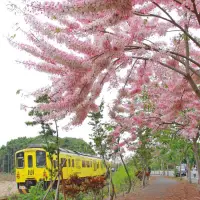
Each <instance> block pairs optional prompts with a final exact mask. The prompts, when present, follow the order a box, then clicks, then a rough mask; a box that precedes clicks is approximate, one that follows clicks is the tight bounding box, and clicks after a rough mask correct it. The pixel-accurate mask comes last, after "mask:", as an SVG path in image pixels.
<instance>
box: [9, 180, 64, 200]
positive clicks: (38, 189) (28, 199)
mask: <svg viewBox="0 0 200 200" xmlns="http://www.w3.org/2000/svg"><path fill="white" fill-rule="evenodd" d="M45 194H46V191H45V190H44V188H43V182H38V183H37V184H36V185H35V186H32V187H31V188H30V190H29V193H28V194H19V195H14V196H12V197H10V198H9V200H41V199H43V197H44V195H45ZM54 198H55V190H52V191H50V192H49V194H48V195H47V198H46V200H53V199H54ZM59 200H63V195H62V194H60V197H59Z"/></svg>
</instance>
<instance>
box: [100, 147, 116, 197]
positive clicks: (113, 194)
mask: <svg viewBox="0 0 200 200" xmlns="http://www.w3.org/2000/svg"><path fill="white" fill-rule="evenodd" d="M101 148H102V146H101ZM101 156H102V158H103V162H104V165H105V167H106V171H107V172H106V174H107V175H108V174H110V183H111V186H112V193H110V194H109V196H110V200H113V199H114V196H115V197H116V193H115V186H114V183H113V180H112V176H111V173H110V171H109V168H108V166H107V164H106V160H105V157H104V154H102V155H101ZM107 175H106V176H107ZM109 191H110V190H109Z"/></svg>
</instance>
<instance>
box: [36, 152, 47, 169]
mask: <svg viewBox="0 0 200 200" xmlns="http://www.w3.org/2000/svg"><path fill="white" fill-rule="evenodd" d="M45 165H46V153H45V151H36V166H37V167H45Z"/></svg>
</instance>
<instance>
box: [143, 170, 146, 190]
mask: <svg viewBox="0 0 200 200" xmlns="http://www.w3.org/2000/svg"><path fill="white" fill-rule="evenodd" d="M145 173H146V170H145V168H144V169H143V175H142V186H143V187H145V186H146V174H145Z"/></svg>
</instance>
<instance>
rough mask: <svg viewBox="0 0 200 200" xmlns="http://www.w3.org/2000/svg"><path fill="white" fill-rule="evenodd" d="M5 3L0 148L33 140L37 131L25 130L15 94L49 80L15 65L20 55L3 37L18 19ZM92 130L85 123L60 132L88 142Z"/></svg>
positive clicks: (0, 30)
mask: <svg viewBox="0 0 200 200" xmlns="http://www.w3.org/2000/svg"><path fill="white" fill-rule="evenodd" d="M6 2H8V1H7V0H0V58H1V62H0V69H1V72H0V94H1V96H0V134H1V135H0V147H1V146H2V145H5V144H6V142H7V141H9V140H11V139H15V138H17V137H21V136H27V137H32V136H36V135H38V130H39V128H37V127H35V128H32V127H27V126H26V125H25V123H24V122H25V121H27V120H28V117H27V113H25V112H24V111H21V110H20V104H21V103H22V102H23V100H24V99H23V98H22V97H21V96H19V95H16V91H17V90H18V89H23V90H24V91H27V92H28V91H30V92H31V91H34V90H35V89H37V88H39V87H42V86H44V85H46V83H47V82H48V79H47V77H46V75H45V74H42V73H39V72H35V71H33V70H31V71H30V70H27V69H25V68H24V67H23V66H22V65H19V64H17V63H16V62H15V60H16V59H18V58H20V56H21V55H22V52H20V51H18V50H17V49H14V48H13V47H12V46H10V44H9V43H8V41H7V39H6V37H7V36H8V35H12V34H14V33H15V31H14V28H13V27H14V24H15V23H17V22H19V20H21V19H20V18H19V17H17V16H15V15H14V14H13V13H12V12H10V11H8V10H7V8H6ZM89 133H91V129H90V127H89V125H87V121H86V122H84V124H83V125H82V126H81V127H77V128H75V129H73V130H72V131H70V132H67V133H66V132H64V131H63V130H60V136H61V137H65V136H68V137H77V138H83V139H84V140H86V141H88V140H89V136H88V135H89Z"/></svg>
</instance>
